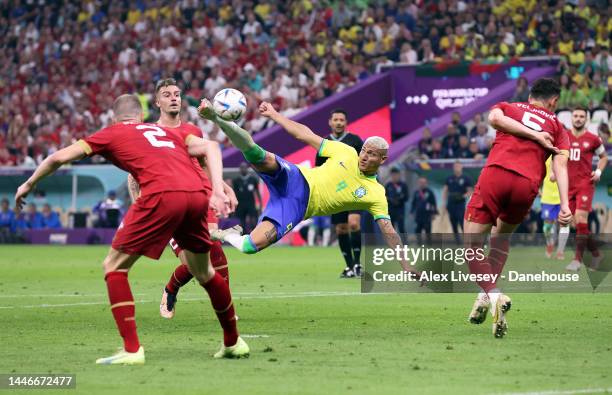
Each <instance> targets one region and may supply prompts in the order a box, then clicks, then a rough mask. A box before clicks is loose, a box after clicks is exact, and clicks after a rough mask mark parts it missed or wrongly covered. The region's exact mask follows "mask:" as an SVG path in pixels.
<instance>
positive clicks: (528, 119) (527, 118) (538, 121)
mask: <svg viewBox="0 0 612 395" xmlns="http://www.w3.org/2000/svg"><path fill="white" fill-rule="evenodd" d="M521 123H522V124H523V125H525V126H527V127H528V128H529V129H533V130H535V131H536V132H541V131H542V125H544V123H546V120H545V119H544V118H542V117H539V116H537V115H535V114H534V113H532V112H525V113H524V114H523V119H522V120H521Z"/></svg>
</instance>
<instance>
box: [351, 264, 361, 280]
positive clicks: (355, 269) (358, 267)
mask: <svg viewBox="0 0 612 395" xmlns="http://www.w3.org/2000/svg"><path fill="white" fill-rule="evenodd" d="M353 273H355V277H361V265H360V264H359V263H358V264H356V265H355V266H354V267H353Z"/></svg>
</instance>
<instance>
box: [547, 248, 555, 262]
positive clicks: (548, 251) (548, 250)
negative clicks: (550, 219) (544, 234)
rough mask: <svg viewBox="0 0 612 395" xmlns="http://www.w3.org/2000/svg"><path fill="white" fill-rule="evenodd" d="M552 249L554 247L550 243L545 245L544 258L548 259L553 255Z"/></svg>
mask: <svg viewBox="0 0 612 395" xmlns="http://www.w3.org/2000/svg"><path fill="white" fill-rule="evenodd" d="M553 249H554V247H553V246H551V245H547V246H546V258H548V259H550V258H552V256H553Z"/></svg>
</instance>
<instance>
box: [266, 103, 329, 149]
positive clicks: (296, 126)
mask: <svg viewBox="0 0 612 395" xmlns="http://www.w3.org/2000/svg"><path fill="white" fill-rule="evenodd" d="M259 112H260V113H261V115H263V116H264V117H268V118H270V119H271V120H273V121H274V122H276V123H278V124H279V125H281V126H282V127H283V128H284V129H285V130H286V131H287V132H288V133H289V134H290V135H292V136H293V137H295V138H296V139H298V140H300V141H301V142H303V143H306V144H308V145H309V146H311V147H313V148H314V149H316V150H318V149H319V147H321V142H322V141H323V138H322V137H321V136H318V135H317V134H315V133H314V132H313V131H312V130H310V128H309V127H308V126H306V125H304V124H301V123H299V122H295V121H292V120H291V119H289V118H287V117H286V116H284V115H282V114H280V113H279V112H278V111H276V110H275V109H274V107H273V106H272V104H270V103H268V102H262V103H261V104H260V105H259Z"/></svg>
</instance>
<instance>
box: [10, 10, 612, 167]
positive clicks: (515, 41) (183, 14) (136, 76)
mask: <svg viewBox="0 0 612 395" xmlns="http://www.w3.org/2000/svg"><path fill="white" fill-rule="evenodd" d="M609 14H610V9H609V7H608V2H607V1H588V2H587V1H586V0H579V1H535V0H511V1H503V2H502V1H456V0H450V1H423V0H416V1H413V0H403V1H398V0H388V1H367V0H354V1H316V0H296V1H286V2H277V1H244V0H218V1H215V0H209V1H195V0H184V1H166V0H139V1H133V2H127V1H107V0H98V1H95V0H92V1H80V2H64V1H53V2H52V1H45V0H25V1H19V0H16V1H0V47H1V50H2V53H3V58H4V61H3V62H2V63H1V64H0V165H26V166H32V165H35V164H36V163H39V162H40V161H41V160H42V159H43V158H44V157H45V156H47V155H49V154H50V153H52V152H54V151H55V150H57V149H58V148H61V147H64V146H67V145H69V144H71V143H72V142H73V141H75V140H77V139H79V138H81V137H83V136H85V135H87V134H89V133H92V132H94V131H95V130H98V129H100V128H102V127H104V126H106V125H108V124H109V122H110V119H111V116H112V113H111V112H110V110H109V107H110V104H111V103H112V100H113V98H114V97H116V96H117V95H119V94H121V93H125V92H134V93H137V94H138V95H139V97H140V98H141V101H142V102H143V104H144V105H145V108H146V109H147V116H148V117H149V119H155V118H156V116H157V113H156V107H155V105H154V98H153V96H152V94H151V92H152V91H153V87H154V83H155V81H156V80H158V79H159V78H162V77H168V76H172V77H174V78H176V79H177V80H179V81H180V83H181V84H182V86H183V90H184V98H185V99H186V100H184V106H185V111H184V115H185V117H186V119H187V120H189V121H192V122H196V123H198V122H199V120H198V118H197V114H195V109H194V108H193V107H192V106H189V104H194V103H197V101H198V100H199V98H201V97H203V96H207V97H211V96H213V95H214V93H215V92H217V91H218V90H219V89H220V88H221V87H226V86H230V87H236V88H238V89H240V90H242V91H243V92H244V93H245V94H246V95H247V97H248V99H249V100H248V102H249V111H248V113H247V116H246V118H245V127H246V128H247V129H248V130H252V131H254V132H257V131H259V130H262V129H263V128H265V127H266V126H267V125H266V119H263V118H261V117H258V116H257V113H256V107H255V106H256V104H257V103H258V102H259V101H260V100H270V101H272V102H273V103H274V104H276V105H278V106H279V107H280V108H281V109H282V111H283V112H284V113H285V114H287V115H294V114H296V113H298V112H299V111H301V110H302V109H304V108H306V107H308V106H309V105H311V104H313V103H315V102H317V101H319V100H321V99H323V98H325V97H327V96H329V95H331V94H333V93H337V92H339V91H341V90H342V89H344V88H346V87H348V86H350V85H351V84H354V83H355V82H357V81H359V80H361V79H364V78H367V77H368V76H370V75H372V74H373V73H376V72H377V71H378V70H379V68H380V67H381V66H382V65H387V64H393V63H405V64H416V63H419V62H455V61H461V60H464V61H481V62H498V61H502V60H504V59H508V58H510V57H514V56H526V55H561V56H562V57H563V59H562V61H561V63H560V65H559V70H558V71H559V78H560V80H561V83H562V85H563V92H562V97H561V100H560V105H561V106H562V107H568V108H569V107H571V106H573V105H575V104H581V105H587V106H589V107H591V108H600V107H601V108H609V106H610V101H611V96H612V95H611V93H610V90H609V86H610V85H609V84H608V80H609V78H610V70H611V68H612V55H610V52H609V46H610V37H609V36H610V27H611V24H612V21H611V20H610V18H609ZM528 89H529V88H528V82H527V81H525V80H519V84H518V86H517V91H516V93H515V97H513V98H512V100H516V101H518V100H525V99H526V97H527V93H528ZM509 99H510V98H509ZM484 121H485V120H483V119H482V117H480V118H478V117H477V118H476V119H474V120H461V119H457V120H456V122H455V121H454V122H453V124H452V125H449V130H448V136H449V137H448V138H445V139H444V140H440V141H438V140H431V141H428V140H427V139H428V137H427V136H426V135H425V136H424V139H423V141H422V144H421V145H422V146H421V145H419V149H422V150H423V152H424V155H426V156H427V157H431V158H436V157H448V158H463V157H478V155H481V156H484V155H486V153H487V151H488V145H490V140H491V138H492V136H491V130H489V129H488V126H487V125H486V124H484ZM200 126H201V127H202V129H203V130H204V131H205V132H206V133H207V134H208V137H209V138H211V139H215V140H217V141H220V142H221V143H222V144H224V145H226V144H227V142H226V141H225V137H224V135H223V134H222V133H220V132H219V130H217V129H216V128H215V127H213V126H211V125H210V124H208V123H201V124H200ZM605 128H606V129H607V124H606V127H605ZM485 130H486V132H485ZM485 135H486V136H487V137H483V136H485Z"/></svg>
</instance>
